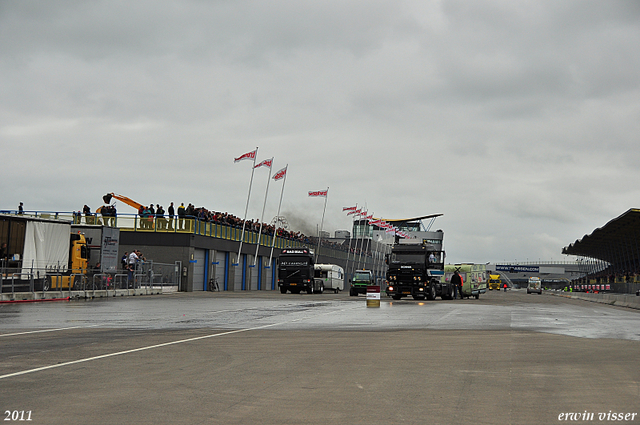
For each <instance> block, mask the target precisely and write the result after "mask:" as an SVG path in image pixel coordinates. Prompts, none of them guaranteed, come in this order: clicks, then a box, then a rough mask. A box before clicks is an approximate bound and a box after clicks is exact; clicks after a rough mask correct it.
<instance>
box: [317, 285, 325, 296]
mask: <svg viewBox="0 0 640 425" xmlns="http://www.w3.org/2000/svg"><path fill="white" fill-rule="evenodd" d="M323 292H324V283H322V284H320V287H319V288H318V290H317V291H316V294H322V293H323Z"/></svg>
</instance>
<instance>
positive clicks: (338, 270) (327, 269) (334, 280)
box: [313, 264, 344, 294]
mask: <svg viewBox="0 0 640 425" xmlns="http://www.w3.org/2000/svg"><path fill="white" fill-rule="evenodd" d="M313 277H314V278H315V279H316V280H321V281H322V283H323V284H324V289H332V290H333V292H335V293H336V294H337V293H338V292H340V291H343V290H344V270H343V269H342V267H340V266H336V265H335V264H316V265H315V266H314V275H313Z"/></svg>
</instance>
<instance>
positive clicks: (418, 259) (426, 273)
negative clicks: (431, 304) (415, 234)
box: [385, 239, 454, 300]
mask: <svg viewBox="0 0 640 425" xmlns="http://www.w3.org/2000/svg"><path fill="white" fill-rule="evenodd" d="M444 257H445V252H444V251H438V250H437V249H436V247H435V246H433V245H431V244H429V243H427V242H426V241H419V240H416V239H405V240H399V241H397V242H396V244H395V245H394V246H393V248H392V249H391V254H389V255H388V256H387V258H386V260H387V265H388V266H389V268H388V269H387V289H386V291H385V292H386V293H387V295H388V296H390V297H391V298H393V299H394V300H399V299H400V298H402V297H407V296H412V297H413V299H416V300H424V299H425V298H426V299H428V300H434V299H436V297H441V298H442V299H453V295H454V292H453V285H452V284H451V283H450V282H441V280H444V279H441V278H442V277H443V276H444Z"/></svg>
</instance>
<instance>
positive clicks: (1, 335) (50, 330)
mask: <svg viewBox="0 0 640 425" xmlns="http://www.w3.org/2000/svg"><path fill="white" fill-rule="evenodd" d="M96 326H100V325H89V326H72V327H70V328H56V329H40V330H38V331H25V332H16V333H12V334H0V338H1V337H3V336H18V335H29V334H37V333H41V332H56V331H66V330H69V329H84V328H95V327H96Z"/></svg>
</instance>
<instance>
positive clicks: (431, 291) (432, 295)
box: [427, 285, 436, 300]
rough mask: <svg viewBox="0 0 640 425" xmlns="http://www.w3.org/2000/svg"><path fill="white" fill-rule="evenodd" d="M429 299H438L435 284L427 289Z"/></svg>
mask: <svg viewBox="0 0 640 425" xmlns="http://www.w3.org/2000/svg"><path fill="white" fill-rule="evenodd" d="M427 299H428V300H435V299H436V288H435V286H433V285H431V286H430V287H429V289H428V290H427Z"/></svg>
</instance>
